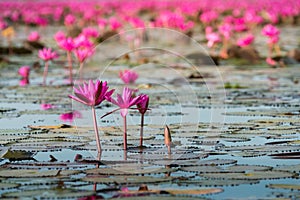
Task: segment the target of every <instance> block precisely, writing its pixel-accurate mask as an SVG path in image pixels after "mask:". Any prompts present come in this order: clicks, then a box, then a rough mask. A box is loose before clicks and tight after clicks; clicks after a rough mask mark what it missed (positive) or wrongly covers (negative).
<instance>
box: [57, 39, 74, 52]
mask: <svg viewBox="0 0 300 200" xmlns="http://www.w3.org/2000/svg"><path fill="white" fill-rule="evenodd" d="M58 46H59V47H60V48H62V49H63V50H65V51H72V50H73V49H74V48H75V47H76V46H75V44H74V40H73V39H72V38H71V37H68V38H64V39H62V40H60V41H58Z"/></svg>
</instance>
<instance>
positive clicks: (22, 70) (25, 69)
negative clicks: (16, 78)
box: [18, 66, 30, 78]
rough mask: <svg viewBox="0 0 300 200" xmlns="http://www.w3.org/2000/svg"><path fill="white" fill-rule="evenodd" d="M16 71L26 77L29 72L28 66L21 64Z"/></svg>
mask: <svg viewBox="0 0 300 200" xmlns="http://www.w3.org/2000/svg"><path fill="white" fill-rule="evenodd" d="M18 73H19V75H20V76H22V77H23V78H28V77H29V73H30V67H29V66H22V67H20V68H19V70H18Z"/></svg>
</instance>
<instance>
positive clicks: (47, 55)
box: [38, 48, 58, 61]
mask: <svg viewBox="0 0 300 200" xmlns="http://www.w3.org/2000/svg"><path fill="white" fill-rule="evenodd" d="M38 56H39V58H41V59H43V60H44V61H48V60H53V59H55V58H58V54H57V53H56V52H55V51H52V49H51V48H43V49H41V50H39V53H38Z"/></svg>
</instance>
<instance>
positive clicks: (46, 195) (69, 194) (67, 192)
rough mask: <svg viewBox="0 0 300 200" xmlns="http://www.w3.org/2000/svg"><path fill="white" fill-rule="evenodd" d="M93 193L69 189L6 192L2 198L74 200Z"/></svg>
mask: <svg viewBox="0 0 300 200" xmlns="http://www.w3.org/2000/svg"><path fill="white" fill-rule="evenodd" d="M93 194H94V192H93V191H80V190H71V189H47V190H41V189H37V190H27V191H22V192H7V193H4V194H2V196H3V197H15V198H25V197H36V198H41V199H53V198H55V199H70V198H72V199H74V198H76V199H77V198H81V197H86V196H91V195H93Z"/></svg>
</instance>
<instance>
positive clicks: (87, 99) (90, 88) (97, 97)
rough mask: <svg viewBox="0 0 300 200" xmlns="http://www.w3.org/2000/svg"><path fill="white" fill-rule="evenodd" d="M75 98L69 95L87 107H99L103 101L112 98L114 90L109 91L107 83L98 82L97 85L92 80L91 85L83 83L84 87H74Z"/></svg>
mask: <svg viewBox="0 0 300 200" xmlns="http://www.w3.org/2000/svg"><path fill="white" fill-rule="evenodd" d="M73 89H74V94H75V96H72V95H69V97H70V98H72V99H74V100H75V101H78V102H80V103H82V104H85V105H87V106H92V107H94V106H97V105H99V104H100V103H101V102H102V101H104V100H105V99H107V98H110V96H111V95H112V93H113V92H114V90H110V91H109V92H108V91H107V90H108V86H107V82H102V81H99V80H97V81H96V83H93V81H92V80H90V81H89V83H83V85H82V86H78V88H76V87H73Z"/></svg>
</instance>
